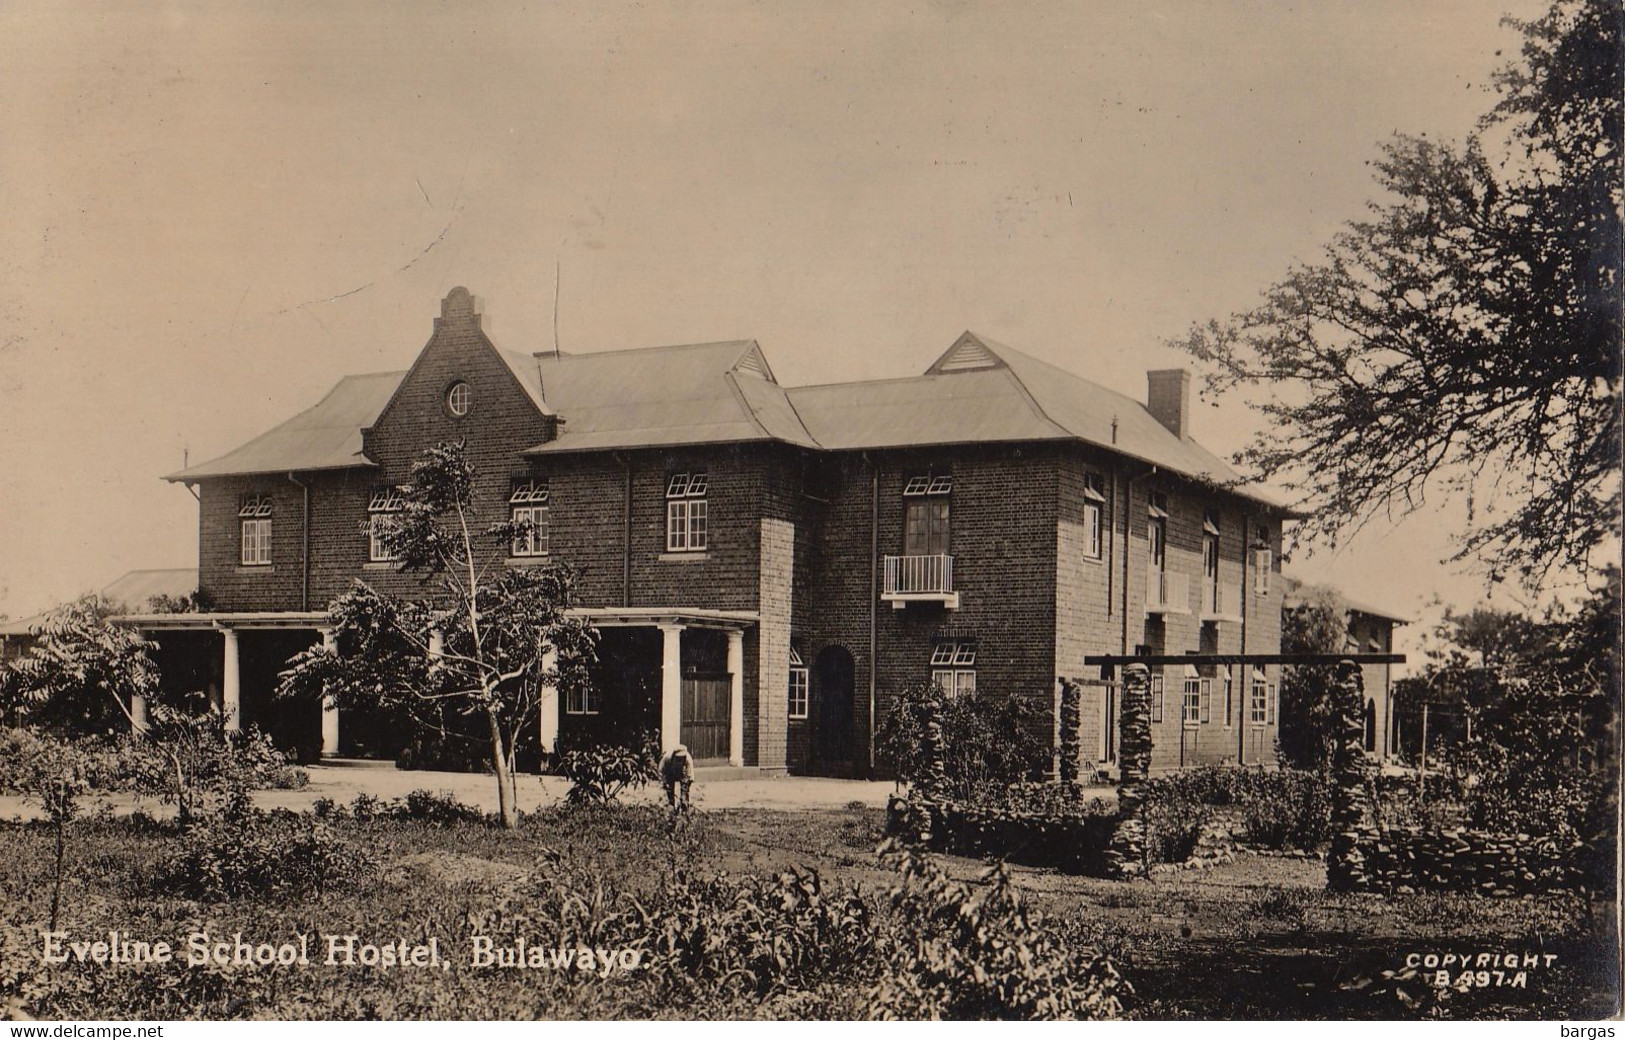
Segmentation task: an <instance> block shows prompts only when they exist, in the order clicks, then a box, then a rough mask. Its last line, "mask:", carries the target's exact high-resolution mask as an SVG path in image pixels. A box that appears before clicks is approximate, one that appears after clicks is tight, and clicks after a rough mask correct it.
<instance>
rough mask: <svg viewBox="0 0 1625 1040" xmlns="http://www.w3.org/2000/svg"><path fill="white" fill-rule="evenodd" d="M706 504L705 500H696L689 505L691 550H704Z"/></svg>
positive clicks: (689, 545) (689, 543)
mask: <svg viewBox="0 0 1625 1040" xmlns="http://www.w3.org/2000/svg"><path fill="white" fill-rule="evenodd" d="M706 524H707V516H706V503H705V500H704V499H703V498H702V499H696V500H693V501H690V502H689V503H688V547H689V548H690V549H704V548H705V535H706Z"/></svg>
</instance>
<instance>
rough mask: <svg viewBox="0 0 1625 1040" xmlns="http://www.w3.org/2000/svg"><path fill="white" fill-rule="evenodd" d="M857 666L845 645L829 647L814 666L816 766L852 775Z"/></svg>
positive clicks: (828, 772) (829, 773)
mask: <svg viewBox="0 0 1625 1040" xmlns="http://www.w3.org/2000/svg"><path fill="white" fill-rule="evenodd" d="M854 672H855V668H854V665H853V662H852V654H851V652H850V651H848V650H847V649H846V647H844V646H826V647H824V649H823V650H821V651H819V653H818V660H817V662H816V664H815V667H814V673H815V674H814V679H813V681H814V686H813V699H814V704H815V707H814V719H813V723H814V725H813V739H812V753H813V768H814V771H815V772H819V773H825V774H828V775H832V776H850V775H852V745H853V740H852V690H853V674H854Z"/></svg>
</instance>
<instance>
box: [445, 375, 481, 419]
mask: <svg viewBox="0 0 1625 1040" xmlns="http://www.w3.org/2000/svg"><path fill="white" fill-rule="evenodd" d="M473 397H474V391H473V390H471V389H469V386H468V384H467V383H465V382H462V381H461V380H458V381H457V382H455V383H453V384H451V388H450V389H449V390H447V391H446V411H448V412H450V413H451V414H452V415H455V416H456V417H458V418H459V419H460V418H462V417H463V416H465V415H467V414H468V406H469V403H470V402H471V401H472V400H473Z"/></svg>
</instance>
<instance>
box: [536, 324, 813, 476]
mask: <svg viewBox="0 0 1625 1040" xmlns="http://www.w3.org/2000/svg"><path fill="white" fill-rule="evenodd" d="M540 361H541V366H540V370H541V380H542V385H543V386H544V387H545V388H546V395H547V399H548V401H550V402H551V403H552V405H553V407H554V409H555V410H556V411H557V412H558V414H559V415H560V416H561V417H562V418H563V420H564V423H563V426H562V427H561V428H560V430H559V435H558V436H557V437H556V438H554V439H553V440H550V441H547V442H545V443H542V444H538V445H536V446H535V447H533V448H530V449H529V450H528V451H527V452H526V454H529V455H543V454H554V453H558V452H568V451H593V450H603V449H607V448H645V447H655V446H671V445H682V444H715V443H729V442H740V441H768V440H776V441H786V442H788V443H791V444H799V445H802V446H805V447H816V446H817V442H816V441H814V440H813V438H812V436H811V435H810V434H808V432H807V430H806V428H805V427H803V426H802V425H801V422H800V420H799V419H798V418H797V417H796V414H795V409H794V408H792V407H791V406H790V402H789V400H788V399H787V398H786V397H785V392H784V390H783V388H781V387H780V386H779V385H778V384H776V383H772V382H769V381H768V380H766V379H764V378H762V377H761V376H759V375H756V374H755V367H756V365H757V364H759V363H761V351H760V348H758V347H757V345H756V343H755V341H753V340H731V341H728V342H723V343H694V344H689V345H686V346H676V347H657V348H654V349H647V350H610V351H600V352H597V353H592V354H564V355H560V356H552V357H549V356H547V355H543V356H542V357H541V359H540ZM763 370H765V364H763Z"/></svg>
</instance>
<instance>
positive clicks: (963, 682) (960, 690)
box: [931, 640, 976, 697]
mask: <svg viewBox="0 0 1625 1040" xmlns="http://www.w3.org/2000/svg"><path fill="white" fill-rule="evenodd" d="M931 681H932V682H933V683H935V684H936V685H937V686H939V687H941V689H942V692H943V693H946V694H950V695H952V696H955V697H958V696H962V695H964V694H967V693H975V692H976V644H975V643H973V642H968V641H963V640H962V641H959V642H949V643H938V644H937V645H936V646H935V647H933V648H932V650H931Z"/></svg>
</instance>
